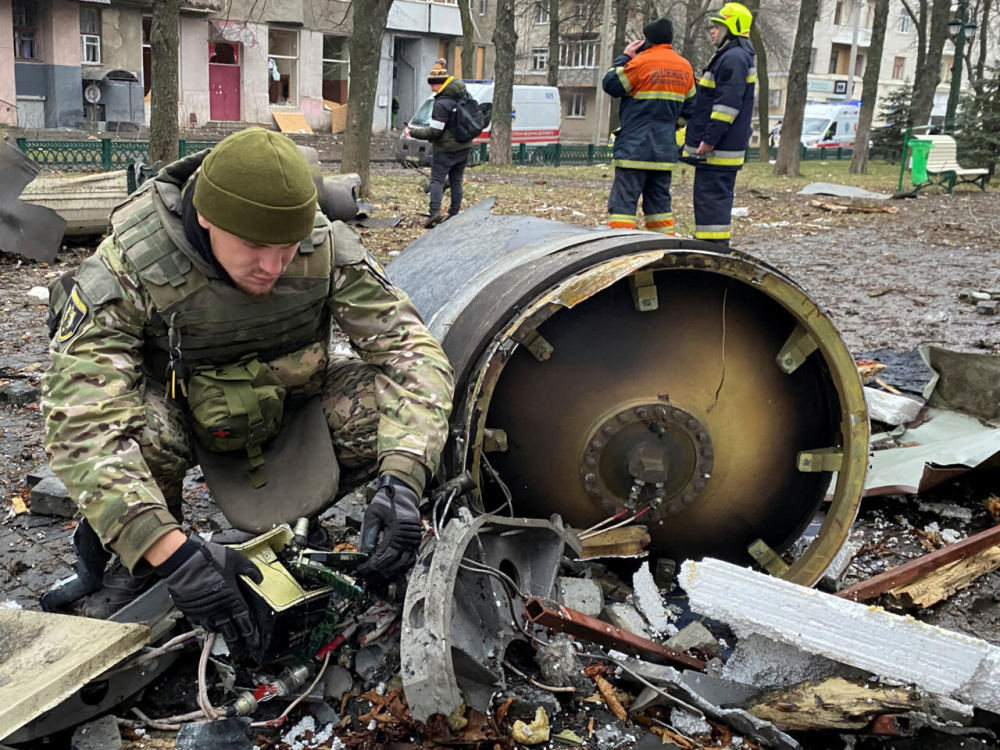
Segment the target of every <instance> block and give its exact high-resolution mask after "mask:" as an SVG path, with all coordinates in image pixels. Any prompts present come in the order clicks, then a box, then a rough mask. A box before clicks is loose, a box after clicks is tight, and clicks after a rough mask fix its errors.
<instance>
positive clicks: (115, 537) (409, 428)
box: [42, 191, 454, 571]
mask: <svg viewBox="0 0 1000 750" xmlns="http://www.w3.org/2000/svg"><path fill="white" fill-rule="evenodd" d="M139 200H143V201H147V200H154V197H153V195H152V191H149V194H148V196H144V197H142V198H140V199H139ZM313 236H314V238H315V237H316V234H315V233H314V235H313ZM325 237H326V239H325V240H323V241H322V242H321V243H320V244H318V245H317V247H316V251H320V252H328V253H332V255H333V256H334V257H336V258H338V260H337V261H336V262H335V263H331V264H330V267H331V269H332V270H331V283H330V292H329V296H328V297H327V300H326V306H327V308H328V310H329V311H330V314H331V316H332V319H333V321H334V322H335V323H337V324H338V325H339V326H340V328H341V329H342V330H343V332H344V333H345V334H346V335H347V336H348V338H349V339H350V341H351V344H352V346H353V348H354V349H355V350H356V351H357V352H358V353H359V354H360V355H361V357H362V359H364V360H365V361H366V362H368V363H369V364H371V365H373V366H375V367H376V368H378V369H379V370H381V373H382V375H383V377H378V378H377V381H376V382H377V386H378V390H377V393H376V402H377V406H378V410H379V413H380V415H381V419H380V421H379V427H378V454H379V455H378V461H379V467H380V470H381V471H382V472H388V473H392V474H393V475H395V476H398V477H399V478H401V479H404V481H407V482H408V483H409V484H411V485H413V486H415V487H416V488H417V489H418V490H422V488H423V486H424V484H425V483H426V481H427V479H428V478H429V476H430V475H432V474H433V473H434V472H435V471H436V470H437V468H438V466H439V464H440V459H441V451H442V449H443V447H444V443H445V440H446V438H447V423H448V416H449V414H450V411H451V402H452V395H453V390H454V376H453V372H452V369H451V366H450V365H449V363H448V360H447V358H446V356H445V354H444V352H443V351H442V350H441V347H440V345H439V344H438V343H437V341H435V340H434V338H433V337H432V336H431V334H430V333H429V332H428V331H427V329H426V327H425V326H424V324H423V322H422V321H421V319H420V317H419V315H418V313H417V312H416V310H415V309H414V307H413V305H412V303H411V302H410V300H409V298H408V297H407V296H406V294H405V293H403V292H402V291H401V290H399V289H397V288H395V287H394V286H393V285H392V284H391V283H390V282H389V280H388V279H387V278H386V276H385V274H384V272H383V271H382V269H381V267H380V266H379V264H378V262H377V261H375V260H374V258H372V257H371V256H370V255H369V254H367V253H364V251H363V250H360V252H359V249H360V239H359V238H358V237H357V234H356V233H355V232H353V230H351V229H350V228H348V227H343V226H341V228H340V231H337V232H334V231H329V232H327V233H326V234H325ZM341 240H346V242H347V244H353V245H355V247H353V248H351V247H345V248H343V250H344V251H345V252H343V253H341V252H339V251H338V250H337V248H336V245H337V243H338V242H340V241H341ZM342 255H343V256H345V257H346V258H347V259H348V260H350V261H353V262H348V263H343V262H341V260H340V258H341V256H342ZM95 264H97V265H95ZM84 268H86V269H87V271H88V272H89V273H93V272H95V271H96V272H97V273H98V274H101V275H104V276H106V275H107V274H108V273H110V274H111V276H112V277H113V279H114V283H113V288H112V291H111V292H110V293H109V292H107V291H105V293H103V294H101V295H100V296H99V298H97V299H91V298H88V294H87V291H86V287H87V284H86V283H85V281H82V280H81V277H80V276H81V274H83V275H86V274H85V273H84ZM217 283H225V282H222V281H218V282H217ZM105 286H107V284H105ZM156 314H157V313H156V308H155V305H154V303H153V302H152V299H151V296H150V293H149V290H148V289H147V288H146V286H145V284H144V281H143V278H142V277H141V276H140V273H139V270H138V269H137V268H136V266H135V264H134V263H133V262H132V259H131V258H130V257H129V256H128V255H127V254H126V252H125V248H124V246H123V243H122V241H121V238H120V236H119V233H118V232H117V231H116V232H114V233H112V234H111V235H110V236H109V237H108V238H107V239H106V240H105V241H104V242H103V243H102V244H101V245H100V247H98V249H97V251H96V252H95V254H94V256H92V257H91V258H90V259H88V260H87V261H85V264H84V266H81V271H80V274H78V277H77V284H76V286H75V287H74V289H73V293H72V295H71V297H70V299H69V301H68V302H67V304H66V308H65V311H64V313H63V316H62V323H61V325H60V330H59V333H58V334H57V335H56V336H55V337H54V338H53V340H52V344H51V356H52V364H51V367H50V368H49V370H48V371H47V372H46V373H45V376H44V378H43V381H42V399H43V400H42V407H43V411H44V414H45V426H46V434H45V447H46V450H47V452H48V454H49V457H50V463H51V466H52V469H53V470H54V471H55V472H56V474H57V475H58V476H59V477H60V479H62V480H63V482H64V483H65V484H66V487H67V489H68V490H69V493H70V495H71V497H72V498H73V499H74V500H75V501H76V503H77V505H78V506H79V507H80V509H81V512H82V513H83V514H84V515H85V516H86V517H87V518H88V519H89V520H90V522H91V524H92V526H93V527H94V529H95V530H96V532H97V533H98V535H99V536H100V538H101V540H102V542H103V543H104V544H105V545H107V546H110V547H111V548H112V549H114V550H115V551H117V552H118V553H119V554H120V555H121V557H122V560H123V562H124V563H125V564H126V565H127V566H128V567H129V569H131V570H133V571H135V570H137V569H138V570H140V571H145V570H147V569H148V568H146V566H145V564H144V561H143V560H142V556H143V554H144V553H145V552H146V550H148V548H149V547H150V546H151V545H152V544H153V543H154V542H155V541H156V540H157V539H159V538H160V537H161V536H162V535H163V534H165V533H167V532H168V531H169V530H170V529H172V528H179V526H178V523H177V520H176V519H174V518H173V516H172V515H171V514H170V513H169V512H168V511H167V507H166V503H165V500H164V496H163V493H162V492H161V490H160V489H159V487H158V486H157V484H156V482H155V481H154V480H153V477H152V474H151V472H150V470H149V467H148V466H147V465H146V462H145V460H144V459H143V456H142V453H141V450H140V438H141V436H142V434H143V430H144V428H145V427H146V420H147V416H146V411H145V409H144V406H143V394H144V392H145V389H146V378H147V376H146V375H145V374H144V364H145V363H144V355H143V352H144V351H148V347H146V343H147V342H146V341H145V340H144V339H145V337H146V335H147V334H148V331H149V330H150V325H151V321H152V319H153V317H154V316H156ZM327 334H328V331H327ZM324 345H325V342H324ZM137 566H138V568H137Z"/></svg>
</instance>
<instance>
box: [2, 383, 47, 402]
mask: <svg viewBox="0 0 1000 750" xmlns="http://www.w3.org/2000/svg"><path fill="white" fill-rule="evenodd" d="M36 401H38V389H37V388H36V387H35V386H33V385H30V384H29V383H25V382H24V381H21V380H11V381H10V382H7V383H4V384H3V385H0V403H2V404H10V405H11V406H27V405H28V404H33V403H35V402H36Z"/></svg>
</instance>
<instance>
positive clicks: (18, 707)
mask: <svg viewBox="0 0 1000 750" xmlns="http://www.w3.org/2000/svg"><path fill="white" fill-rule="evenodd" d="M148 642H149V628H147V627H146V626H145V625H132V624H123V623H117V622H105V621H104V620H93V619H90V618H87V617H69V616H68V615H56V614H52V613H49V612H34V611H31V610H27V609H16V610H13V609H0V643H2V644H3V645H4V649H5V652H4V657H3V663H2V664H0V737H7V736H9V735H11V734H13V733H14V732H15V731H16V730H17V729H20V728H21V727H23V726H24V725H25V724H27V723H28V722H29V721H31V720H32V719H34V718H35V717H36V716H40V715H41V714H43V713H45V712H46V711H48V710H49V709H51V708H54V707H55V706H58V705H59V704H60V703H62V702H63V701H64V700H66V698H68V697H69V696H71V695H72V694H73V693H75V692H76V691H77V690H79V689H80V687H81V686H82V685H84V684H86V683H87V682H89V681H90V680H92V679H94V678H95V677H97V676H98V675H100V674H103V673H104V672H106V671H107V670H108V669H110V668H111V667H113V666H115V665H116V664H118V663H119V662H121V661H122V660H123V659H125V658H126V657H127V656H129V655H130V654H133V653H135V652H136V651H138V650H139V649H140V648H142V647H143V646H144V645H146V644H147V643H148Z"/></svg>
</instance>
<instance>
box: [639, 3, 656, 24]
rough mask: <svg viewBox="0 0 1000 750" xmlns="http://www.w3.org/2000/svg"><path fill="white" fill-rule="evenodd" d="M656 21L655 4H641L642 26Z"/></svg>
mask: <svg viewBox="0 0 1000 750" xmlns="http://www.w3.org/2000/svg"><path fill="white" fill-rule="evenodd" d="M654 20H656V3H655V2H654V0H644V2H643V4H642V25H643V26H645V25H646V24H647V23H649V22H650V21H654Z"/></svg>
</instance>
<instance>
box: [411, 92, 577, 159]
mask: <svg viewBox="0 0 1000 750" xmlns="http://www.w3.org/2000/svg"><path fill="white" fill-rule="evenodd" d="M464 83H465V88H466V90H468V92H469V96H471V97H472V98H473V99H475V100H476V101H477V102H479V108H480V109H482V111H483V116H484V119H485V120H486V128H485V129H484V130H483V132H482V133H481V134H480V135H479V137H478V138H476V139H475V140H473V141H472V145H473V146H478V145H479V144H480V143H489V142H490V125H491V124H492V116H493V81H465V82H464ZM433 110H434V97H433V96H431V97H428V98H427V100H426V101H425V102H424V103H423V104H422V105H420V109H418V110H417V112H416V114H415V115H413V118H412V119H411V120H410V122H409V123H408V124H407V126H406V127H405V128H403V133H402V135H400V136H399V140H398V141H396V161H398V162H399V163H400V164H412V165H417V166H421V167H426V166H428V165H429V164H430V163H431V153H432V150H431V144H430V143H429V142H428V141H419V140H417V139H416V138H412V137H411V136H410V128H424V127H427V125H429V124H430V119H431V112H432V111H433ZM510 117H511V143H512V144H513V145H514V148H517V146H518V145H519V144H521V143H526V144H528V145H529V146H548V145H552V144H555V143H558V142H559V126H560V123H561V121H562V107H561V106H560V103H559V89H557V88H556V87H555V86H514V99H513V107H512V111H511V115H510Z"/></svg>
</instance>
